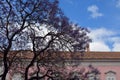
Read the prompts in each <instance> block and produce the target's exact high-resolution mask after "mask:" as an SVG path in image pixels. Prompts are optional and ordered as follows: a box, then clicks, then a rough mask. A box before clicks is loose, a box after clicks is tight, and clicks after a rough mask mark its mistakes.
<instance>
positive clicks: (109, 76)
mask: <svg viewBox="0 0 120 80" xmlns="http://www.w3.org/2000/svg"><path fill="white" fill-rule="evenodd" d="M105 74H106V80H116V72H113V71H108V72H106V73H105Z"/></svg>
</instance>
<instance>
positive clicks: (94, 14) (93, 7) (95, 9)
mask: <svg viewBox="0 0 120 80" xmlns="http://www.w3.org/2000/svg"><path fill="white" fill-rule="evenodd" d="M87 10H88V11H89V12H91V15H90V16H91V17H92V18H97V17H101V16H103V14H102V13H100V12H99V8H98V7H97V6H96V5H91V6H89V7H88V8H87Z"/></svg>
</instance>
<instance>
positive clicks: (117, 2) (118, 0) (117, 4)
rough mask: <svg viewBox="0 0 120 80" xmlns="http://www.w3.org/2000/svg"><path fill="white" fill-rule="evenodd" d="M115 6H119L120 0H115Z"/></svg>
mask: <svg viewBox="0 0 120 80" xmlns="http://www.w3.org/2000/svg"><path fill="white" fill-rule="evenodd" d="M116 7H118V8H120V0H117V1H116Z"/></svg>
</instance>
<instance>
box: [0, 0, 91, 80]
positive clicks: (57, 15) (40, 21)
mask: <svg viewBox="0 0 120 80" xmlns="http://www.w3.org/2000/svg"><path fill="white" fill-rule="evenodd" d="M42 29H43V30H42ZM45 31H46V32H45ZM88 32H89V31H88V30H87V29H86V28H82V27H80V26H78V25H76V24H74V23H71V22H70V21H69V19H68V18H67V17H66V16H65V15H64V14H63V12H62V10H61V9H60V8H59V1H58V0H1V1H0V51H1V52H2V53H3V54H2V55H3V60H2V61H3V64H4V65H3V66H4V71H3V74H1V77H2V80H5V78H6V75H7V73H8V71H9V70H10V66H11V65H12V62H13V60H9V57H8V55H9V52H10V51H11V50H26V49H29V47H31V49H32V51H33V53H34V56H33V59H32V60H31V62H30V64H29V65H28V66H27V67H26V71H25V73H26V75H25V76H26V77H25V79H26V80H27V79H28V78H27V73H28V69H29V68H30V67H31V66H32V65H33V64H34V62H35V61H36V60H37V58H38V56H39V55H40V54H41V53H43V52H45V51H52V52H55V51H71V52H76V51H79V52H84V51H85V49H86V46H87V44H88V43H89V42H90V41H91V40H90V39H89V37H88V36H87V33H88ZM42 33H44V34H42ZM29 44H30V45H29ZM14 57H15V56H14ZM14 57H13V58H14Z"/></svg>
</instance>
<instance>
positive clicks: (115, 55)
mask: <svg viewBox="0 0 120 80" xmlns="http://www.w3.org/2000/svg"><path fill="white" fill-rule="evenodd" d="M16 53H17V54H16ZM18 53H19V54H18ZM15 55H16V56H17V57H20V58H23V59H31V58H32V57H33V53H32V51H11V52H10V54H9V55H8V57H13V56H15ZM42 55H43V54H42ZM47 55H48V56H52V58H61V59H120V52H85V53H79V52H77V53H70V52H58V53H52V54H47ZM47 55H44V56H47ZM48 56H47V57H48ZM0 57H1V58H2V57H3V56H2V54H1V53H0Z"/></svg>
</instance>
